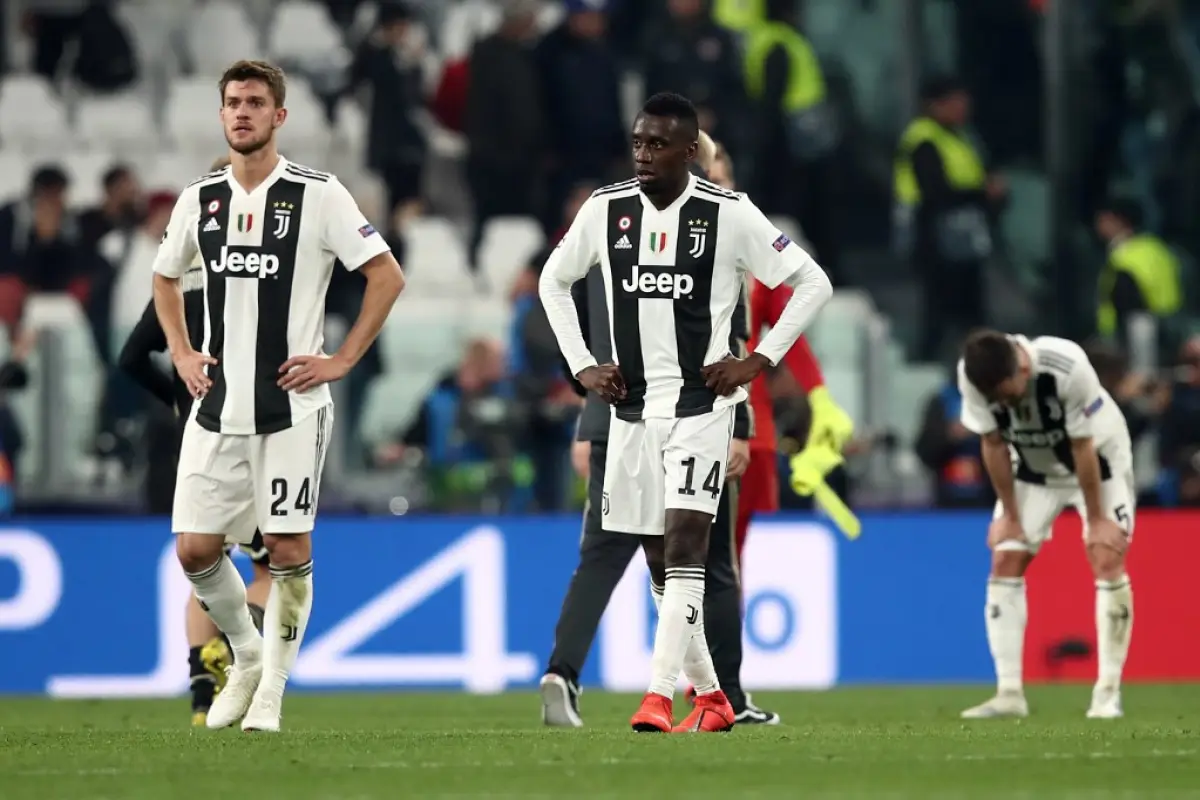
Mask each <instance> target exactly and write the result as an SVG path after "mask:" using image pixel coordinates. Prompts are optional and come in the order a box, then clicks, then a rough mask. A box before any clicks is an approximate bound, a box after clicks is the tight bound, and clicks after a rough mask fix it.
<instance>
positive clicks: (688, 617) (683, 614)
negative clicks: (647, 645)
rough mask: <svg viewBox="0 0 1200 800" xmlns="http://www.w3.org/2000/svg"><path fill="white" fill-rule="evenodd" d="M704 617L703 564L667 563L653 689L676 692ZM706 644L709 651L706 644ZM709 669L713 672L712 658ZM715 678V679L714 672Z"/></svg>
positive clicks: (664, 693) (668, 694)
mask: <svg viewBox="0 0 1200 800" xmlns="http://www.w3.org/2000/svg"><path fill="white" fill-rule="evenodd" d="M703 619H704V565H703V564H693V565H690V566H678V567H667V581H666V586H665V587H664V588H663V597H662V605H661V606H660V607H659V615H658V628H657V630H656V631H655V635H654V655H653V658H652V659H651V662H650V663H651V668H652V671H653V678H652V680H651V682H650V691H651V692H653V693H654V694H658V695H662V696H663V697H666V698H673V697H674V696H675V682H676V681H677V680H678V679H679V673H680V671H681V670H682V669H683V666H684V660H685V658H686V655H687V651H688V646H689V645H690V644H691V641H692V638H693V637H694V636H695V634H696V633H697V632H698V631H700V630H702V628H701V627H700V626H701V625H702V620H703ZM702 642H703V640H702ZM704 646H705V650H706V651H707V644H705V645H704ZM708 669H709V670H710V672H711V670H712V660H711V659H710V660H709V661H708ZM695 677H697V678H702V677H704V676H701V675H697V676H695ZM712 680H713V682H714V683H715V682H716V677H715V675H714V676H713V678H712ZM697 691H699V687H697Z"/></svg>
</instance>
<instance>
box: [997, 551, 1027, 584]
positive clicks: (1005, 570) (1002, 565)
mask: <svg viewBox="0 0 1200 800" xmlns="http://www.w3.org/2000/svg"><path fill="white" fill-rule="evenodd" d="M1032 560H1033V554H1032V553H1030V552H1029V551H1028V550H1024V549H1022V550H1016V549H1011V550H1009V549H1002V548H997V549H996V550H994V551H992V576H993V577H996V578H1020V577H1023V576H1024V575H1025V570H1026V569H1028V567H1029V562H1030V561H1032Z"/></svg>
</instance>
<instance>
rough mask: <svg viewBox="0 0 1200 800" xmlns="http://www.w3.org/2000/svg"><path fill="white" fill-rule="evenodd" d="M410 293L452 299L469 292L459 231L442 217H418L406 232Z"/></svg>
mask: <svg viewBox="0 0 1200 800" xmlns="http://www.w3.org/2000/svg"><path fill="white" fill-rule="evenodd" d="M405 237H406V238H407V240H408V257H407V262H408V263H407V267H408V269H407V271H406V272H407V275H408V278H409V287H410V290H411V292H412V293H414V294H418V295H426V296H428V295H430V294H434V295H437V294H442V295H449V296H455V295H459V294H461V293H463V292H469V291H471V280H470V274H469V272H468V269H467V254H466V248H465V247H464V246H463V241H462V237H461V235H460V233H459V231H458V228H457V227H456V226H455V225H454V224H453V223H451V222H450V220H448V219H444V218H442V217H418V218H417V219H414V220H413V221H412V222H411V223H409V227H408V230H407V231H406V232H405Z"/></svg>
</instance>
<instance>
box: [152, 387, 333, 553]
mask: <svg viewBox="0 0 1200 800" xmlns="http://www.w3.org/2000/svg"><path fill="white" fill-rule="evenodd" d="M332 431H333V406H332V405H329V406H325V407H324V408H322V409H320V410H318V411H317V412H316V413H315V414H310V415H308V416H307V417H305V418H304V419H302V420H300V421H299V422H298V423H296V424H295V425H293V426H292V427H290V428H288V429H287V430H282V431H279V432H277V433H263V434H256V435H250V436H234V435H231V434H225V433H213V432H212V431H210V430H206V429H204V428H202V427H200V425H199V424H198V423H197V422H196V420H195V418H193V419H190V420H188V423H187V427H186V428H185V429H184V432H183V445H182V447H180V450H179V473H178V476H177V477H176V479H175V506H174V511H173V513H172V519H171V529H172V530H173V531H174V532H175V533H214V534H222V535H225V536H228V537H230V538H235V539H237V540H238V541H245V542H249V541H250V539H251V538H252V537H253V535H254V529H255V527H256V526H257V528H258V529H259V530H260V531H262V532H263V533H308V532H309V531H311V530H312V529H313V522H314V521H315V520H316V516H317V497H318V495H319V494H320V487H321V471H322V469H323V468H324V466H325V451H326V450H327V449H328V446H329V435H330V433H331V432H332Z"/></svg>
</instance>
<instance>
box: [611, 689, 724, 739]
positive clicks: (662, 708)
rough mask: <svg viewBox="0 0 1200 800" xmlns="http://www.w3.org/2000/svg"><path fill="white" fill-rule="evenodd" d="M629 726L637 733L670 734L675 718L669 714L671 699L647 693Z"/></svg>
mask: <svg viewBox="0 0 1200 800" xmlns="http://www.w3.org/2000/svg"><path fill="white" fill-rule="evenodd" d="M722 697H724V695H722ZM726 705H728V703H726ZM731 719H732V717H731ZM629 724H630V726H632V727H633V729H634V730H635V731H637V732H638V733H670V732H671V727H672V726H673V725H674V724H675V717H674V715H673V714H672V713H671V699H670V698H669V697H663V696H662V695H661V694H654V692H647V694H646V696H645V697H643V698H642V705H641V707H640V708H638V710H637V713H636V714H634V715H633V719H631V720H629Z"/></svg>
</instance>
